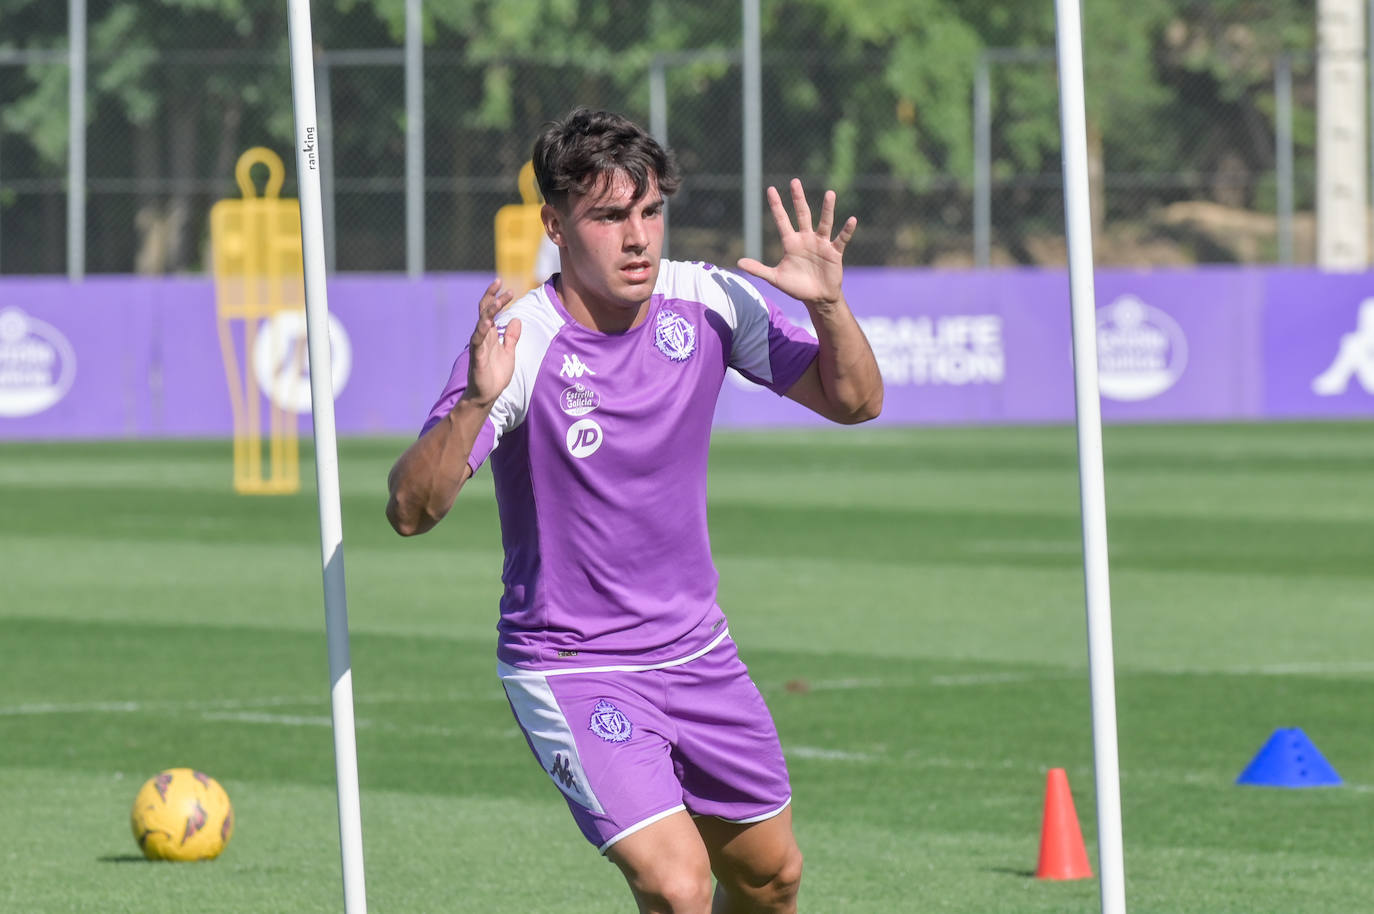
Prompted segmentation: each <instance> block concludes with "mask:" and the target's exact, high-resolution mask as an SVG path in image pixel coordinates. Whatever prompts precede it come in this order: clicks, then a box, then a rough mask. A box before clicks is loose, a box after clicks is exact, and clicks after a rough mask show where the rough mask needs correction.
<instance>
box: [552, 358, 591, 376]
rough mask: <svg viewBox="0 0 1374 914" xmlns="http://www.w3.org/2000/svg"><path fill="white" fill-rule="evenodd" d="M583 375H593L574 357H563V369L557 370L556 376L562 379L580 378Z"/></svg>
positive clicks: (589, 369)
mask: <svg viewBox="0 0 1374 914" xmlns="http://www.w3.org/2000/svg"><path fill="white" fill-rule="evenodd" d="M585 374H589V375H595V374H596V372H594V371H592V369H591V367H590V366H588V365H587V363H586V362H584V361H582V360H581V359H580V358H578V357H577V356H575V355H565V356H563V367H562V368H561V369H560V370H559V372H558V376H559V377H562V378H580V377H582V376H583V375H585Z"/></svg>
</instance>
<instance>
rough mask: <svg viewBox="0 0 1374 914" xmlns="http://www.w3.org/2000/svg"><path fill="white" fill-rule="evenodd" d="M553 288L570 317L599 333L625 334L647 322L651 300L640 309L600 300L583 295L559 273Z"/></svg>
mask: <svg viewBox="0 0 1374 914" xmlns="http://www.w3.org/2000/svg"><path fill="white" fill-rule="evenodd" d="M554 289H555V290H556V291H557V292H558V297H559V299H560V300H561V301H562V302H563V307H564V308H565V309H566V310H567V312H568V315H569V316H570V317H571V318H572V319H573V320H575V321H577V322H578V323H579V324H581V325H582V326H584V327H586V328H587V329H589V330H595V331H597V332H598V333H625V332H626V331H629V330H633V329H634V328H636V327H638V326H639V325H640V324H642V323H644V319H645V317H647V316H648V314H649V300H648V299H646V300H645V301H643V302H641V303H640V304H639V306H638V307H635V306H632V305H626V304H622V303H619V302H608V301H600V300H598V299H597V298H596V297H595V296H590V295H583V294H582V293H581V292H580V291H579V290H578V289H577V288H576V285H575V284H574V283H570V282H568V281H567V274H559V276H558V279H557V280H556V281H555V282H554Z"/></svg>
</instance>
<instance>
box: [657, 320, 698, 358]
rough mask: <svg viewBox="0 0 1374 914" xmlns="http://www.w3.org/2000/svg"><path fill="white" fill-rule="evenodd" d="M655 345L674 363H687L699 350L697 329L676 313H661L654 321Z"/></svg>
mask: <svg viewBox="0 0 1374 914" xmlns="http://www.w3.org/2000/svg"><path fill="white" fill-rule="evenodd" d="M654 345H655V346H657V347H658V351H659V352H661V353H663V354H664V355H666V356H667V357H668V358H670V359H672V360H673V361H674V362H685V361H687V359H688V358H690V357H691V355H692V353H693V352H695V351H696V348H697V329H696V328H695V327H693V326H692V323H691V321H689V320H687V318H685V317H683V316H682V315H681V314H678V313H677V312H676V311H660V312H658V318H657V319H656V320H655V321H654Z"/></svg>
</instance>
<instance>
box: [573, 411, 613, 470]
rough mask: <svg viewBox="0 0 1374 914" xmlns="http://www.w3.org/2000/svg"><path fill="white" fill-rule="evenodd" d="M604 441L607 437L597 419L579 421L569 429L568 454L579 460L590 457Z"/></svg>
mask: <svg viewBox="0 0 1374 914" xmlns="http://www.w3.org/2000/svg"><path fill="white" fill-rule="evenodd" d="M604 440H605V435H603V434H602V432H601V426H599V425H597V424H596V420H595V419H578V420H577V421H576V422H574V423H573V424H572V425H571V426H570V427H569V428H568V453H569V454H572V455H573V456H574V457H576V458H577V459H578V460H581V459H582V458H584V457H590V456H592V455H593V454H595V453H596V451H597V448H599V447H601V442H602V441H604Z"/></svg>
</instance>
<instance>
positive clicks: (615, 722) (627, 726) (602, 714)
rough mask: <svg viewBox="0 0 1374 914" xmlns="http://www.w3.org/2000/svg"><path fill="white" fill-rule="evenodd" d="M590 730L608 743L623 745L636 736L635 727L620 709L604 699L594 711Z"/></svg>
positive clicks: (599, 701)
mask: <svg viewBox="0 0 1374 914" xmlns="http://www.w3.org/2000/svg"><path fill="white" fill-rule="evenodd" d="M588 729H589V730H591V731H592V732H593V733H595V734H596V735H597V736H599V737H601V738H602V739H604V740H605V741H606V742H608V743H623V742H625V741H626V740H627V739H629V738H630V737H631V736H633V735H634V729H635V728H634V725H633V724H631V723H630V719H629V718H628V717H626V716H625V715H624V713H622V712H621V710H620V709H619V708H617V707H616V706H615V705H613V704H611V703H610V702H609V701H607V700H606V699H604V698H602V699H600V700H598V701H597V703H596V708H595V709H593V711H592V718H591V722H590V724H589V726H588Z"/></svg>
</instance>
